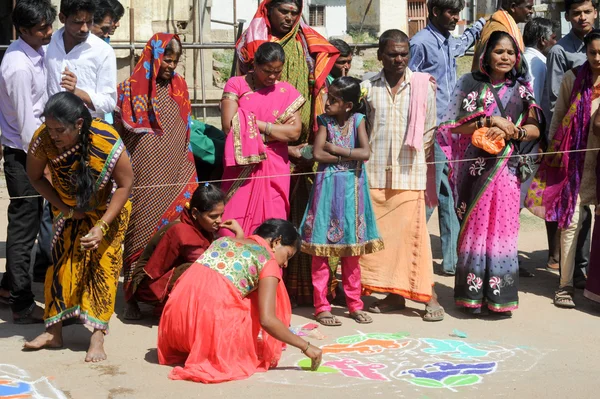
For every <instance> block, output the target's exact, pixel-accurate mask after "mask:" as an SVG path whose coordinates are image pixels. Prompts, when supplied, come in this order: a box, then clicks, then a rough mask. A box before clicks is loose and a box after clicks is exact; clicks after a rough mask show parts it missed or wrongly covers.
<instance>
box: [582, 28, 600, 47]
mask: <svg viewBox="0 0 600 399" xmlns="http://www.w3.org/2000/svg"><path fill="white" fill-rule="evenodd" d="M598 39H600V29H593V30H592V31H591V32H590V33H588V34H587V35H585V37H584V38H583V44H585V48H586V50H587V47H588V46H589V45H590V43H591V42H593V41H594V40H598Z"/></svg>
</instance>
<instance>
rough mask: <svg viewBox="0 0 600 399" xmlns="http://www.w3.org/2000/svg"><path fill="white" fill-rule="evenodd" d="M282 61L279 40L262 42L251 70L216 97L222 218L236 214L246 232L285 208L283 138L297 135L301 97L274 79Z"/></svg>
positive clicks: (286, 163)
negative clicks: (219, 123) (221, 156)
mask: <svg viewBox="0 0 600 399" xmlns="http://www.w3.org/2000/svg"><path fill="white" fill-rule="evenodd" d="M284 62H285V53H284V51H283V48H282V47H281V45H279V44H278V43H271V42H268V43H264V44H262V45H261V46H260V47H259V48H258V50H257V51H256V54H255V59H254V70H253V71H251V72H250V73H248V74H247V75H244V76H236V77H233V78H231V79H229V80H228V81H227V84H226V85H225V89H224V92H223V98H222V100H221V111H222V117H221V121H222V124H223V131H224V132H229V134H228V135H227V139H226V141H225V156H224V167H225V170H224V173H223V179H224V180H225V181H224V182H223V185H222V187H221V188H222V189H223V191H225V193H226V199H225V201H226V205H225V213H224V215H223V217H224V218H225V219H236V220H237V221H238V222H239V223H240V225H241V226H242V228H243V230H244V233H246V234H251V233H252V232H253V231H254V230H255V229H256V228H257V227H258V226H260V225H261V223H262V222H264V221H265V220H267V219H271V218H279V219H287V218H288V215H289V211H290V201H289V192H290V176H289V175H290V166H289V161H288V146H287V143H288V142H290V141H294V140H297V139H298V137H299V136H300V132H301V129H302V121H301V118H300V112H299V110H300V108H301V107H302V106H303V105H304V103H305V99H304V97H302V95H301V94H300V93H299V92H298V91H297V90H296V89H295V88H294V87H293V86H292V85H290V84H289V83H286V82H280V81H279V80H278V79H279V77H280V75H281V71H282V69H283V64H284ZM229 179H231V181H228V180H229ZM229 234H231V233H230V232H228V231H224V230H222V231H221V235H229Z"/></svg>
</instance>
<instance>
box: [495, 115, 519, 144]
mask: <svg viewBox="0 0 600 399" xmlns="http://www.w3.org/2000/svg"><path fill="white" fill-rule="evenodd" d="M492 127H497V128H499V129H501V130H502V131H503V132H504V135H505V137H504V138H506V139H509V140H510V139H511V138H513V137H517V136H518V135H519V128H517V127H516V126H515V124H514V123H512V122H510V121H509V120H508V119H505V118H502V117H500V116H493V117H492Z"/></svg>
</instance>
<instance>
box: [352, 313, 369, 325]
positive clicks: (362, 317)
mask: <svg viewBox="0 0 600 399" xmlns="http://www.w3.org/2000/svg"><path fill="white" fill-rule="evenodd" d="M350 318H351V319H352V320H354V321H355V322H357V323H358V324H371V323H373V319H372V318H371V316H369V315H368V314H367V313H366V312H363V311H362V310H357V311H356V312H350Z"/></svg>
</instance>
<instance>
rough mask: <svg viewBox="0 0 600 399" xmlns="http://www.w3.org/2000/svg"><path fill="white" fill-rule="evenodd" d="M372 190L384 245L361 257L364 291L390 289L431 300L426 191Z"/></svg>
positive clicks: (425, 300)
mask: <svg viewBox="0 0 600 399" xmlns="http://www.w3.org/2000/svg"><path fill="white" fill-rule="evenodd" d="M370 193H371V201H372V202H373V211H374V212H375V216H376V218H377V228H378V229H379V233H380V234H381V238H382V239H383V243H384V245H385V249H384V250H383V251H379V252H376V253H372V254H368V255H363V256H362V257H361V259H360V267H361V282H362V286H363V289H364V290H365V293H366V294H369V293H370V292H372V291H375V292H387V293H392V294H398V295H401V296H403V297H404V298H407V299H411V300H413V301H417V302H423V303H427V302H429V301H430V300H431V295H432V286H433V259H432V254H431V242H430V239H429V233H428V232H427V219H426V217H425V192H424V191H408V190H392V189H371V190H370Z"/></svg>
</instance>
